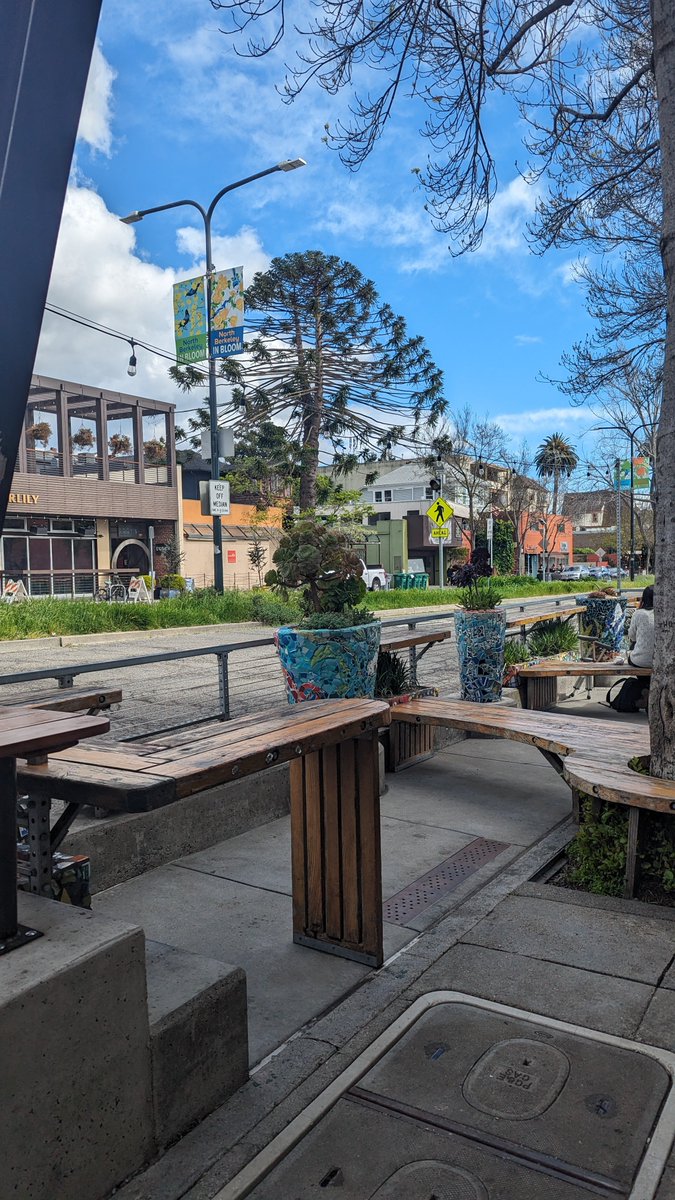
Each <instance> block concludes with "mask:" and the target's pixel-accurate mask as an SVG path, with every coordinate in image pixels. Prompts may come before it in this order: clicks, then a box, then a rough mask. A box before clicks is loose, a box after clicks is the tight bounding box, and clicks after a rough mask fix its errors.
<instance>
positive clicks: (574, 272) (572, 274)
mask: <svg viewBox="0 0 675 1200" xmlns="http://www.w3.org/2000/svg"><path fill="white" fill-rule="evenodd" d="M586 261H587V260H586V259H585V258H570V259H569V260H568V261H567V262H566V263H563V264H562V265H561V266H559V267H556V269H555V271H554V272H553V274H554V275H555V276H556V278H558V279H559V280H560V281H561V283H562V285H563V287H572V285H573V284H575V283H580V282H581V274H580V273H581V271H582V269H583V267H584V266H585V264H586Z"/></svg>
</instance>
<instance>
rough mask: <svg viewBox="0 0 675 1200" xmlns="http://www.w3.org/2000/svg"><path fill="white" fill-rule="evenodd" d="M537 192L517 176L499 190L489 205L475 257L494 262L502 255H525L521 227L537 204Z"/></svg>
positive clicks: (535, 187) (525, 247)
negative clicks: (486, 219) (485, 223)
mask: <svg viewBox="0 0 675 1200" xmlns="http://www.w3.org/2000/svg"><path fill="white" fill-rule="evenodd" d="M538 192H539V189H538V187H537V186H536V185H535V184H533V183H528V182H527V180H526V179H523V177H522V175H517V176H516V178H515V179H512V180H511V182H510V183H508V184H507V185H506V187H504V188H501V189H500V190H499V191H498V192H497V195H496V196H495V198H494V200H493V201H492V204H491V205H490V212H489V215H488V222H487V226H486V228H485V233H484V234H483V241H482V242H481V245H480V248H479V249H478V250H477V251H476V255H477V257H480V258H496V257H497V256H498V255H502V254H513V253H516V252H521V253H522V252H526V253H529V250H528V247H527V243H526V241H525V227H526V225H527V221H528V219H529V218H530V217H531V216H532V214H533V213H534V210H535V206H536V203H537V197H538Z"/></svg>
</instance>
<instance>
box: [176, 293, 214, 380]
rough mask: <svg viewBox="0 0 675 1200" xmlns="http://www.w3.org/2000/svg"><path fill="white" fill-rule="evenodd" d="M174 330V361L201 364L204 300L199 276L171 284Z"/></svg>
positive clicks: (204, 317)
mask: <svg viewBox="0 0 675 1200" xmlns="http://www.w3.org/2000/svg"><path fill="white" fill-rule="evenodd" d="M173 326H174V336H175V339H176V359H177V361H178V362H179V363H194V362H203V361H204V359H205V358H206V357H207V350H206V298H205V296H204V280H203V278H202V276H201V275H197V277H196V278H195V279H183V280H182V281H181V282H180V283H174V285H173Z"/></svg>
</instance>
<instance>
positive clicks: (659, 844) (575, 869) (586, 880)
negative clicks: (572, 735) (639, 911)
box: [568, 796, 675, 896]
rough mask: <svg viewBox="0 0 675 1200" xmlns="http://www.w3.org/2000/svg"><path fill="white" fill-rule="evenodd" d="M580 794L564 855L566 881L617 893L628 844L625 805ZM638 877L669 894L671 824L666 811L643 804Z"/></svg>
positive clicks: (674, 835) (673, 860)
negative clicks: (578, 817)
mask: <svg viewBox="0 0 675 1200" xmlns="http://www.w3.org/2000/svg"><path fill="white" fill-rule="evenodd" d="M597 803H598V802H597V801H595V800H592V799H591V798H590V797H588V796H587V797H585V798H584V799H583V801H582V805H581V817H582V821H581V825H580V827H579V832H578V834H577V836H576V838H575V839H574V841H573V842H572V844H571V846H570V848H569V851H568V859H569V862H570V872H569V880H570V883H574V884H576V885H577V886H578V887H583V888H585V889H586V890H587V891H589V892H594V893H596V894H599V895H603V896H621V895H623V884H624V874H625V870H626V852H627V848H628V808H627V807H626V806H625V805H623V804H609V803H604V802H603V803H601V805H600V810H599V813H598V814H597V815H596V813H595V812H594V805H596V804H597ZM637 861H638V867H639V872H640V880H641V883H642V884H643V885H647V886H650V885H651V886H652V887H656V888H657V889H658V890H660V891H663V892H665V893H666V894H668V895H671V894H672V893H674V892H675V870H674V864H675V824H674V823H673V819H672V817H670V816H668V815H664V814H662V813H654V812H649V811H648V810H645V811H644V812H643V813H642V814H641V821H640V845H639V847H638V855H637Z"/></svg>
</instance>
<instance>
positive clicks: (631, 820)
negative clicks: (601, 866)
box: [623, 805, 640, 899]
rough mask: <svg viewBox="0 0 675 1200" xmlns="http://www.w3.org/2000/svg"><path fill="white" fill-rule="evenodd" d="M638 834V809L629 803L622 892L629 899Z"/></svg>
mask: <svg viewBox="0 0 675 1200" xmlns="http://www.w3.org/2000/svg"><path fill="white" fill-rule="evenodd" d="M639 835H640V809H639V808H637V806H633V805H631V807H630V808H629V809H628V845H627V847H626V875H625V878H624V885H623V894H624V897H626V898H628V899H630V897H631V896H633V895H634V894H635V870H636V864H637V849H638V838H639Z"/></svg>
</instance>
